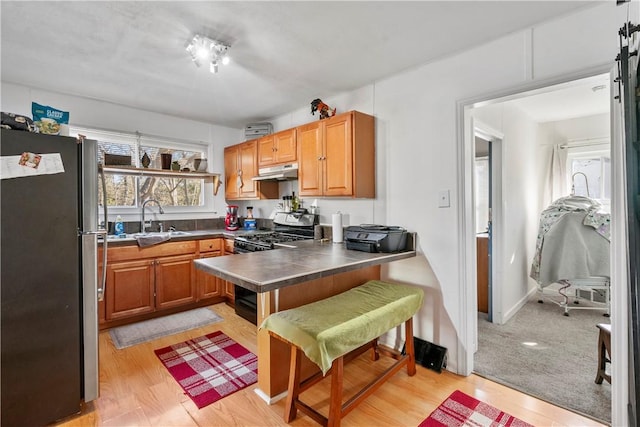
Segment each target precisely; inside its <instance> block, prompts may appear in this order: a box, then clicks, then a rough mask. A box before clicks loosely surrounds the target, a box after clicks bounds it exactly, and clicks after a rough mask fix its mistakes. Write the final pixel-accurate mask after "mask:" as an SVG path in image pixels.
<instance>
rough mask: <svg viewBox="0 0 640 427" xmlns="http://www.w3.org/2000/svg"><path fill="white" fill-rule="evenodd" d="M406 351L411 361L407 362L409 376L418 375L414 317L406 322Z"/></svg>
mask: <svg viewBox="0 0 640 427" xmlns="http://www.w3.org/2000/svg"><path fill="white" fill-rule="evenodd" d="M404 332H405V333H404V335H405V337H406V338H405V350H406V352H407V356H409V361H408V362H407V375H409V376H410V377H412V376H414V375H415V374H416V351H415V348H414V346H413V317H410V318H409V319H408V320H407V321H406V322H404Z"/></svg>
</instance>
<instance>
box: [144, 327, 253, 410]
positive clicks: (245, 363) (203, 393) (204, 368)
mask: <svg viewBox="0 0 640 427" xmlns="http://www.w3.org/2000/svg"><path fill="white" fill-rule="evenodd" d="M154 352H155V354H156V356H158V358H159V359H160V361H161V362H162V364H163V365H164V366H165V368H167V370H168V371H169V373H170V374H171V375H172V376H173V378H175V380H176V381H177V382H178V384H180V386H181V387H182V389H183V390H184V391H185V394H186V395H187V396H189V397H190V398H191V400H193V402H194V403H195V404H196V406H197V407H198V408H203V407H205V406H207V405H209V404H211V403H213V402H215V401H217V400H219V399H221V398H223V397H225V396H228V395H230V394H232V393H235V392H236V391H239V390H242V389H243V388H245V387H247V386H250V385H251V384H254V383H255V382H256V381H258V358H257V356H256V355H255V354H253V353H251V352H250V351H249V350H247V349H246V348H244V347H243V346H241V345H240V344H238V343H237V342H235V341H234V340H232V339H231V338H229V337H228V336H226V335H225V334H224V333H223V332H221V331H216V332H212V333H210V334H207V335H204V336H202V337H198V338H194V339H191V340H188V341H185V342H181V343H179V344H174V345H171V346H168V347H165V348H161V349H159V350H155V351H154Z"/></svg>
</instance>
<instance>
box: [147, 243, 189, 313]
mask: <svg viewBox="0 0 640 427" xmlns="http://www.w3.org/2000/svg"><path fill="white" fill-rule="evenodd" d="M193 260H194V256H193V255H184V256H175V257H166V258H159V259H157V260H155V275H156V280H155V282H156V309H157V310H164V309H166V308H171V307H176V306H180V305H184V304H188V303H191V302H195V301H196V286H195V285H196V281H195V266H194V265H193Z"/></svg>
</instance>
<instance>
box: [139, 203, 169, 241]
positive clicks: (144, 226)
mask: <svg viewBox="0 0 640 427" xmlns="http://www.w3.org/2000/svg"><path fill="white" fill-rule="evenodd" d="M150 202H154V203H155V204H156V205H158V211H159V212H160V213H161V214H163V213H164V209H162V206H161V205H160V202H159V201H157V200H156V199H147V200H145V201H144V202H142V210H141V215H140V232H141V233H146V232H147V227H150V226H151V221H149V223H148V224H147V223H146V222H145V220H144V209H145V208H146V207H147V203H150Z"/></svg>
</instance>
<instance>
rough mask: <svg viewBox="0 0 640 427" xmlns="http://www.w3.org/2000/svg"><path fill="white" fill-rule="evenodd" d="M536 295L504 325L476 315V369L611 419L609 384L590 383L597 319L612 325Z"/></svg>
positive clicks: (595, 313)
mask: <svg viewBox="0 0 640 427" xmlns="http://www.w3.org/2000/svg"><path fill="white" fill-rule="evenodd" d="M537 301H538V297H537V295H534V296H533V297H532V298H531V299H530V300H529V301H528V302H527V304H526V305H525V306H524V307H523V308H521V309H520V311H518V313H516V314H515V316H514V317H513V318H511V319H510V320H509V322H507V323H506V324H504V325H496V324H493V323H489V322H488V321H487V320H486V315H484V314H482V313H480V315H479V317H478V351H477V353H476V354H475V358H474V366H475V372H476V373H478V374H479V375H482V376H485V377H487V378H490V379H492V380H495V381H496V382H500V383H502V384H505V385H507V386H510V387H511V388H514V389H517V390H520V391H522V392H524V393H527V394H530V395H532V396H535V397H538V398H540V399H543V400H546V401H548V402H551V403H553V404H555V405H557V406H561V407H564V408H567V409H569V410H571V411H573V412H578V413H581V414H584V415H586V416H588V417H590V418H594V419H596V420H598V421H601V422H604V423H610V422H611V385H610V384H609V383H607V382H606V381H605V382H604V383H603V384H600V385H598V384H596V383H595V382H594V380H595V377H596V371H597V365H598V363H597V362H598V353H597V343H598V328H596V324H598V323H610V319H609V318H608V317H604V316H603V315H602V314H603V312H602V311H600V310H572V311H570V315H569V316H568V317H566V316H563V310H562V309H561V308H560V307H558V306H557V305H555V304H553V303H550V302H545V303H544V304H539V303H538V302H537Z"/></svg>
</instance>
